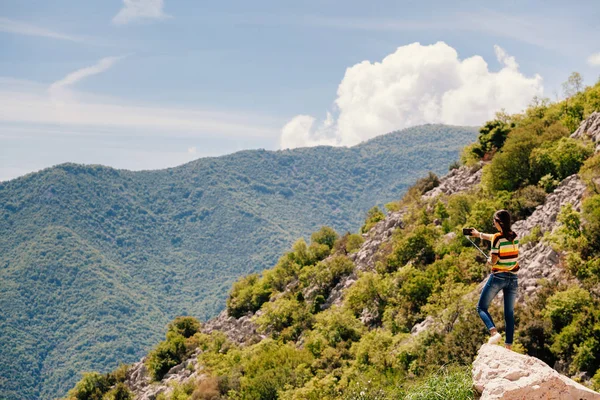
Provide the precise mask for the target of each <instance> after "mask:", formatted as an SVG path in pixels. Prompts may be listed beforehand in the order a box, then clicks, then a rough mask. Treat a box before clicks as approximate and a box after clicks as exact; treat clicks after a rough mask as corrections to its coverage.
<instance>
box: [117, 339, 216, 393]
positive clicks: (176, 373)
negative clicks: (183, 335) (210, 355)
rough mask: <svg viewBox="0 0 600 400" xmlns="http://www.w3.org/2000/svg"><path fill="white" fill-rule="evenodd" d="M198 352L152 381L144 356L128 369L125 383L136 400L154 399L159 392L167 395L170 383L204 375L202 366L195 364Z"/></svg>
mask: <svg viewBox="0 0 600 400" xmlns="http://www.w3.org/2000/svg"><path fill="white" fill-rule="evenodd" d="M199 354H200V350H196V351H195V352H194V353H193V354H191V355H190V357H189V358H188V359H186V360H185V361H184V362H182V363H181V364H178V365H176V366H174V367H173V368H171V369H170V370H169V372H167V374H166V375H165V376H164V378H163V379H162V380H161V381H160V382H152V380H151V379H150V375H149V374H148V369H147V368H146V365H145V361H146V358H142V359H141V360H140V361H139V362H137V363H135V364H133V365H132V366H131V368H130V369H129V371H128V373H127V380H126V381H125V384H126V385H127V387H129V389H130V390H131V392H132V393H133V396H134V398H135V399H136V400H154V399H156V397H157V396H158V395H159V394H161V393H163V394H165V395H168V394H169V393H171V391H172V390H173V389H172V387H171V386H170V385H171V384H172V383H185V382H188V381H190V380H198V379H202V378H204V377H205V375H203V374H201V372H202V367H201V366H198V365H197V362H198V361H197V360H198V355H199Z"/></svg>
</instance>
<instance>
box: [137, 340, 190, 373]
mask: <svg viewBox="0 0 600 400" xmlns="http://www.w3.org/2000/svg"><path fill="white" fill-rule="evenodd" d="M185 354H186V347H185V338H184V337H183V336H182V335H179V334H177V333H175V332H172V331H171V332H167V339H166V340H165V341H163V342H160V343H159V344H158V345H157V346H156V347H155V348H154V350H152V351H151V352H150V353H149V354H148V358H147V360H146V366H147V367H148V371H149V372H150V376H151V377H152V379H154V380H156V381H159V380H161V379H162V377H163V376H164V375H165V374H166V373H167V372H168V371H169V370H170V369H171V368H172V367H174V366H176V365H177V364H179V363H181V361H182V359H183V357H184V356H185Z"/></svg>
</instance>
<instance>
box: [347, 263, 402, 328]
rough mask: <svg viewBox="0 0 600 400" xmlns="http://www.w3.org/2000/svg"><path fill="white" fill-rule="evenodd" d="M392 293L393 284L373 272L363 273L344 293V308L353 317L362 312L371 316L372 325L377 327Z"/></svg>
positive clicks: (390, 280)
mask: <svg viewBox="0 0 600 400" xmlns="http://www.w3.org/2000/svg"><path fill="white" fill-rule="evenodd" d="M392 292H393V282H392V279H391V278H390V277H388V278H386V277H383V276H381V275H379V274H376V273H373V272H365V273H362V274H361V275H360V277H359V278H358V280H357V281H356V282H355V283H354V285H352V286H351V287H350V288H349V289H348V291H347V292H346V297H345V302H344V305H345V307H346V308H347V309H348V310H350V311H351V312H352V313H353V314H354V315H355V316H358V315H361V313H362V312H363V310H364V311H366V312H369V313H370V314H371V315H372V321H371V322H372V323H373V324H375V325H378V324H379V323H380V322H381V319H382V318H383V311H384V309H385V307H386V305H387V303H388V300H389V299H390V297H391V295H392Z"/></svg>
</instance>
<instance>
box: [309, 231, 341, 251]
mask: <svg viewBox="0 0 600 400" xmlns="http://www.w3.org/2000/svg"><path fill="white" fill-rule="evenodd" d="M337 238H338V234H337V233H336V232H335V231H334V230H333V229H332V228H330V227H328V226H324V227H322V228H321V229H320V230H318V231H317V232H314V233H313V234H312V235H311V237H310V241H311V243H318V244H324V245H326V246H327V247H329V248H330V249H332V248H333V244H334V243H335V241H336V240H337Z"/></svg>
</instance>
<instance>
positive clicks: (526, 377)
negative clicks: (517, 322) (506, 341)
mask: <svg viewBox="0 0 600 400" xmlns="http://www.w3.org/2000/svg"><path fill="white" fill-rule="evenodd" d="M473 386H474V388H475V390H477V391H478V392H479V393H480V394H481V400H493V399H506V400H511V399H512V400H517V399H518V400H537V399H540V400H541V399H544V400H554V399H556V400H559V399H560V400H570V399H573V400H600V393H597V392H594V391H593V390H591V389H588V388H587V387H585V386H583V385H581V384H579V383H577V382H575V381H574V380H572V379H569V378H567V377H566V376H564V375H561V374H559V373H558V372H556V371H555V370H554V369H552V368H550V367H549V366H548V365H547V364H546V363H544V362H543V361H541V360H539V359H537V358H535V357H530V356H526V355H523V354H518V353H515V352H513V351H511V350H507V349H505V348H504V347H502V346H498V345H491V344H484V345H483V346H481V348H480V349H479V352H478V354H477V358H476V359H475V361H474V362H473Z"/></svg>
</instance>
